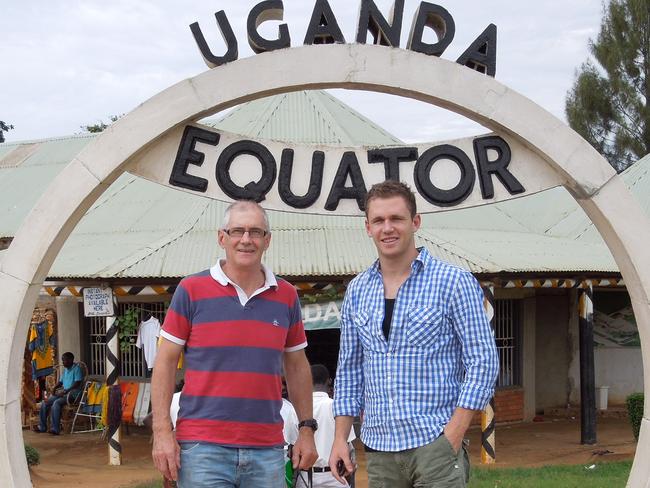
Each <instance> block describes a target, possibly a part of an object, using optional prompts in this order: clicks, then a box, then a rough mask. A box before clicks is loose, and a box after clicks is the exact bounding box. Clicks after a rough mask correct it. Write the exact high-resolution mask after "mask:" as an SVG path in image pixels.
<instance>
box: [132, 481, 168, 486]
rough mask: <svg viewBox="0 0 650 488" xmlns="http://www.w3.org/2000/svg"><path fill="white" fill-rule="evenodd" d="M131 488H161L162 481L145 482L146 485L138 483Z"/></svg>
mask: <svg viewBox="0 0 650 488" xmlns="http://www.w3.org/2000/svg"><path fill="white" fill-rule="evenodd" d="M131 488H162V480H152V481H147V482H146V483H138V484H137V485H132V486H131Z"/></svg>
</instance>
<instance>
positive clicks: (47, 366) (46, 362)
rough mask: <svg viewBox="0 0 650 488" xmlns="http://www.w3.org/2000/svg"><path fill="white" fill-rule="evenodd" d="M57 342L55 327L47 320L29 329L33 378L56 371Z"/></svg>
mask: <svg viewBox="0 0 650 488" xmlns="http://www.w3.org/2000/svg"><path fill="white" fill-rule="evenodd" d="M55 342H56V338H55V336H54V329H53V327H52V324H50V323H48V321H47V320H44V321H42V322H39V323H38V324H32V325H31V327H30V329H29V350H30V351H31V352H32V378H33V379H37V378H40V377H42V376H47V375H50V374H52V373H53V372H54V345H55Z"/></svg>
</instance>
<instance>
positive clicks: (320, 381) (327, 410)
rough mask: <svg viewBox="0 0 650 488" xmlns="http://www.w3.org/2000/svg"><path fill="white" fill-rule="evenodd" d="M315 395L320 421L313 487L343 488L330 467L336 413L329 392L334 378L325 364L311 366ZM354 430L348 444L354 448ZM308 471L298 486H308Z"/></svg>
mask: <svg viewBox="0 0 650 488" xmlns="http://www.w3.org/2000/svg"><path fill="white" fill-rule="evenodd" d="M311 375H312V379H313V390H314V393H313V396H314V400H313V401H314V419H316V421H317V422H318V430H317V431H316V433H315V434H314V441H315V442H316V450H317V451H318V459H317V460H316V462H315V463H314V466H313V468H312V473H313V474H312V487H313V488H341V487H342V486H344V485H342V484H341V483H339V482H338V481H337V480H336V479H335V478H334V476H332V473H331V472H330V468H329V465H328V464H329V458H330V451H331V450H332V444H333V442H334V414H333V412H332V403H333V400H332V399H331V398H330V396H329V394H328V392H329V389H330V385H331V383H332V380H331V379H330V374H329V371H328V370H327V368H326V367H325V366H324V365H323V364H314V365H312V367H311ZM355 437H356V436H355V435H354V430H352V431H350V436H349V437H348V445H349V447H350V450H352V449H353V447H352V444H351V442H352V441H353V440H354V439H355ZM307 474H308V473H307V472H305V471H301V473H300V476H298V479H297V482H296V488H306V487H307V483H306V482H307V480H308V476H307Z"/></svg>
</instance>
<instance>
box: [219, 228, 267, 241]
mask: <svg viewBox="0 0 650 488" xmlns="http://www.w3.org/2000/svg"><path fill="white" fill-rule="evenodd" d="M223 231H224V232H225V233H226V234H228V235H229V236H230V237H233V238H235V239H241V238H242V237H244V234H246V233H247V232H248V237H250V238H251V239H261V238H262V237H264V236H265V235H266V231H265V230H264V229H258V228H257V227H253V228H252V229H244V228H243V227H233V228H232V229H223Z"/></svg>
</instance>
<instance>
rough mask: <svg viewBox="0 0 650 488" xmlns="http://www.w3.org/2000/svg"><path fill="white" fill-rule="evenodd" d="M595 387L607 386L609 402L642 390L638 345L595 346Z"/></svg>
mask: <svg viewBox="0 0 650 488" xmlns="http://www.w3.org/2000/svg"><path fill="white" fill-rule="evenodd" d="M594 362H595V369H596V388H598V387H599V386H609V404H610V405H616V404H622V403H625V398H626V397H627V396H628V395H629V394H630V393H634V392H637V391H643V360H642V358H641V348H640V347H597V348H595V349H594Z"/></svg>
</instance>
